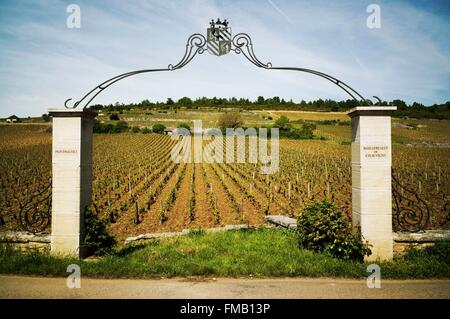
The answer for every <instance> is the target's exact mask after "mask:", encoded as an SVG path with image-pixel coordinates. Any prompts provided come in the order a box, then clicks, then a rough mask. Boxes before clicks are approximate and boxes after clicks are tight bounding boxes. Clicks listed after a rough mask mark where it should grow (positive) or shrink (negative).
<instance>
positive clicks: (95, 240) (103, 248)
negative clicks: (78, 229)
mask: <svg viewBox="0 0 450 319" xmlns="http://www.w3.org/2000/svg"><path fill="white" fill-rule="evenodd" d="M84 222H85V229H86V234H85V237H84V244H85V245H86V246H87V248H88V249H89V250H90V251H92V253H93V254H94V255H96V256H101V255H105V254H107V253H109V252H111V250H112V248H113V247H114V246H115V245H116V239H115V238H114V237H113V236H111V235H110V234H109V233H108V231H107V230H106V223H107V222H106V221H105V220H100V219H99V218H98V217H97V214H95V213H94V212H92V211H91V209H89V208H87V209H86V211H85V214H84Z"/></svg>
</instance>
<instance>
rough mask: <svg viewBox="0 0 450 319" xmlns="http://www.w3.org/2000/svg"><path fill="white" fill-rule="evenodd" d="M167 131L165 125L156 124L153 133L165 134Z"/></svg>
mask: <svg viewBox="0 0 450 319" xmlns="http://www.w3.org/2000/svg"><path fill="white" fill-rule="evenodd" d="M165 129H166V127H165V126H164V125H163V124H159V123H158V124H155V125H153V127H152V131H153V133H157V134H164V130H165Z"/></svg>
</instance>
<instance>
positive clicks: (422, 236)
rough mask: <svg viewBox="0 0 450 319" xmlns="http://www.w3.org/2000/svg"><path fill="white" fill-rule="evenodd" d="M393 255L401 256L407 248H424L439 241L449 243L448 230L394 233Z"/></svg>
mask: <svg viewBox="0 0 450 319" xmlns="http://www.w3.org/2000/svg"><path fill="white" fill-rule="evenodd" d="M393 235H394V253H395V254H401V253H403V252H404V251H405V250H406V249H407V248H409V247H415V248H425V247H427V246H431V245H433V243H434V242H436V241H439V240H447V241H450V230H426V231H423V232H419V233H402V232H398V233H394V234H393Z"/></svg>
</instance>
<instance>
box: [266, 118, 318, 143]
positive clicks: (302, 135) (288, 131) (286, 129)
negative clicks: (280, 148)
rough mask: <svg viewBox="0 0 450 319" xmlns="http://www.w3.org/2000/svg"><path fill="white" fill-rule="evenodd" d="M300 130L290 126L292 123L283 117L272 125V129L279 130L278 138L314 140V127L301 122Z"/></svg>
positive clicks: (311, 124)
mask: <svg viewBox="0 0 450 319" xmlns="http://www.w3.org/2000/svg"><path fill="white" fill-rule="evenodd" d="M302 123H303V125H302V128H301V129H298V128H296V127H294V126H293V125H292V122H291V121H290V120H289V119H288V118H287V117H286V116H284V115H282V116H280V117H279V118H278V119H277V120H276V121H275V123H274V125H273V126H274V127H276V128H278V129H280V137H286V138H291V139H297V140H308V139H313V138H314V130H315V129H316V125H315V124H313V123H309V122H304V121H302Z"/></svg>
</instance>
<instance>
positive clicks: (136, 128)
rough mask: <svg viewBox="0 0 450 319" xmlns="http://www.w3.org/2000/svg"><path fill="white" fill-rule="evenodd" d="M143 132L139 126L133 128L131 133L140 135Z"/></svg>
mask: <svg viewBox="0 0 450 319" xmlns="http://www.w3.org/2000/svg"><path fill="white" fill-rule="evenodd" d="M140 131H141V129H140V128H139V126H133V128H132V129H131V132H133V133H139V132H140Z"/></svg>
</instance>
